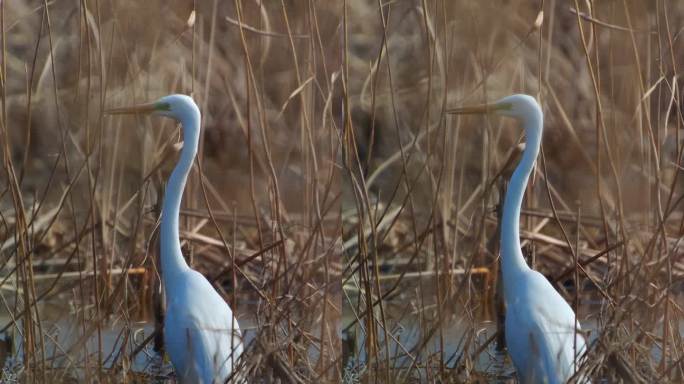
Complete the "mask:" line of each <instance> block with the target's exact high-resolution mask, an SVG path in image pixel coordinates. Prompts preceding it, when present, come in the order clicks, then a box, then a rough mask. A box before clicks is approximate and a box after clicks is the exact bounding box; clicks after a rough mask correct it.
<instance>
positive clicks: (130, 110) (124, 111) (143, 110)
mask: <svg viewBox="0 0 684 384" xmlns="http://www.w3.org/2000/svg"><path fill="white" fill-rule="evenodd" d="M157 104H158V103H147V104H140V105H134V106H132V107H121V108H112V109H108V110H106V111H105V113H106V114H109V115H130V114H148V113H152V112H154V111H157V110H159V106H158V105H157Z"/></svg>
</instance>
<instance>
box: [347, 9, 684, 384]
mask: <svg viewBox="0 0 684 384" xmlns="http://www.w3.org/2000/svg"><path fill="white" fill-rule="evenodd" d="M349 3H350V5H349V7H348V9H347V17H348V36H349V39H348V42H347V46H346V47H345V48H346V52H347V53H348V56H347V57H345V62H344V65H345V70H346V71H348V73H349V75H348V78H349V88H348V90H349V92H348V94H347V99H348V102H349V104H348V105H349V109H348V111H347V115H346V116H347V118H348V123H347V124H346V125H345V128H346V129H348V130H350V128H351V127H353V133H354V135H353V137H351V134H350V133H348V134H347V136H346V139H347V140H348V141H349V142H354V143H355V144H356V145H355V146H354V147H355V148H356V149H357V151H355V152H350V153H347V155H348V156H347V157H346V158H345V161H346V165H347V166H348V167H349V170H348V172H347V175H346V176H347V177H348V179H347V180H349V182H348V183H345V184H344V188H345V194H346V198H345V200H344V201H345V204H344V207H343V218H344V219H345V223H344V243H343V244H344V250H345V253H346V255H347V257H348V265H347V270H346V271H345V280H344V292H345V297H344V300H345V303H344V311H343V313H344V316H345V319H344V321H343V322H344V324H343V327H344V329H345V331H346V332H347V334H346V335H345V337H346V340H347V341H346V343H345V345H347V344H348V348H349V349H350V351H354V353H346V354H345V359H347V360H346V364H345V368H346V369H347V371H346V372H345V374H346V375H347V376H348V377H350V378H351V377H356V378H359V379H364V378H365V379H370V380H371V381H372V380H375V379H377V380H380V381H383V382H415V381H419V380H420V381H425V382H462V381H473V380H477V381H489V380H506V379H508V378H510V374H511V373H510V369H507V368H504V369H499V370H498V371H496V370H495V371H492V370H491V369H487V368H486V367H484V366H483V364H482V363H481V361H482V359H483V356H486V355H487V354H490V353H493V352H492V351H493V350H494V348H490V347H492V346H491V345H490V343H491V344H494V343H497V341H498V340H502V337H500V336H501V335H500V333H497V332H496V329H497V326H498V327H499V329H500V324H501V323H500V321H501V320H502V318H501V308H502V306H501V293H500V287H499V285H498V284H497V280H498V279H497V274H498V260H497V256H498V248H497V247H498V244H497V239H498V235H497V231H498V228H497V211H498V209H497V207H498V205H499V203H500V201H501V197H502V196H503V191H504V188H505V186H504V184H505V183H504V180H505V179H506V178H507V177H508V176H509V175H510V172H512V169H513V166H514V164H515V163H514V162H515V161H516V160H517V156H518V155H519V151H512V148H514V147H515V144H516V143H517V142H518V141H519V140H520V138H521V137H522V132H521V130H520V128H519V127H518V125H517V123H515V122H513V121H508V120H507V119H499V118H485V117H469V118H465V117H464V118H456V117H451V116H448V115H446V114H445V110H447V109H448V108H451V107H454V106H459V105H466V104H480V103H482V102H485V101H493V100H496V99H498V98H499V97H502V96H505V95H507V94H511V93H528V94H531V95H534V96H536V97H537V98H538V100H539V101H540V102H541V104H542V106H543V109H544V111H545V126H546V128H545V136H544V140H543V152H544V156H540V159H539V163H538V165H539V166H538V167H537V171H536V174H535V177H534V181H533V184H532V185H531V186H530V187H529V188H528V194H527V198H526V202H525V206H524V207H523V226H522V228H523V233H522V237H523V240H524V242H523V244H524V248H525V249H524V251H525V253H526V254H528V255H529V256H530V257H529V262H530V263H532V264H533V265H534V267H535V268H536V269H538V270H540V271H541V272H542V273H544V274H545V275H547V276H548V277H549V278H550V279H552V280H553V281H556V282H557V285H556V286H557V288H558V289H559V290H560V291H561V293H562V294H564V295H565V297H566V298H567V299H568V301H570V302H571V303H572V305H573V306H575V307H578V308H579V313H578V315H579V319H580V320H582V321H583V322H584V323H585V324H591V325H589V327H588V328H590V331H589V334H590V339H591V340H592V346H591V348H590V352H589V357H590V358H589V359H588V361H587V363H586V364H584V365H583V366H582V371H584V372H587V373H588V374H589V375H590V376H592V377H594V378H595V379H596V380H599V379H601V378H603V379H608V380H609V382H614V381H622V382H680V381H681V380H682V379H683V377H684V365H682V357H683V356H682V351H683V350H684V342H683V340H682V336H684V335H683V334H682V324H683V323H682V322H683V321H684V312H683V310H682V306H683V304H684V300H683V299H684V297H683V295H682V286H683V284H682V279H683V278H684V262H683V260H682V255H683V254H684V248H683V247H682V246H681V240H682V235H683V234H684V232H683V229H684V227H683V225H684V215H683V214H682V213H683V212H684V208H683V207H682V205H681V200H682V196H683V195H682V194H683V193H684V188H682V175H681V171H682V168H681V164H682V163H681V159H682V148H684V142H683V141H682V127H683V126H682V123H683V122H684V121H683V119H682V101H681V95H680V93H681V90H682V86H681V84H680V83H681V80H680V79H679V77H680V76H681V74H682V72H681V71H682V68H681V66H682V63H683V61H682V59H684V42H682V28H683V26H684V6H683V5H682V4H681V3H679V2H668V1H652V2H638V1H607V2H597V1H576V2H572V1H570V2H566V1H552V0H546V1H543V2H539V1H533V2H530V1H515V0H513V1H494V2H473V1H417V0H416V1H398V2H373V1H351V2H349ZM577 9H579V15H578V13H577V12H576V10H577ZM542 10H543V23H541V24H539V23H540V22H542V19H539V18H540V17H542V15H540V11H542ZM535 20H536V21H537V22H535ZM478 128H486V129H478ZM350 131H352V130H350ZM575 261H578V262H579V264H580V265H581V267H579V266H578V267H575V265H576V263H575ZM564 271H566V272H567V273H562V272H564ZM575 287H578V288H579V289H575ZM371 302H372V303H373V305H372V306H373V309H372V310H370V309H369V308H370V306H371V305H370V303H371ZM455 324H458V327H459V329H460V331H459V334H458V337H454V335H453V334H454V332H453V331H452V330H453V328H454V327H455ZM490 324H491V325H490ZM407 329H408V330H409V331H415V330H416V329H417V333H418V334H419V336H417V337H413V336H410V334H411V333H410V332H407ZM392 339H393V341H392V342H389V343H388V342H385V340H392ZM454 344H457V345H458V348H457V347H456V346H455V345H454ZM448 351H450V352H448ZM358 356H363V358H359V357H358ZM495 360H496V359H495Z"/></svg>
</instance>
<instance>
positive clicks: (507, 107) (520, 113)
mask: <svg viewBox="0 0 684 384" xmlns="http://www.w3.org/2000/svg"><path fill="white" fill-rule="evenodd" d="M448 113H453V114H460V115H463V114H484V113H494V114H497V115H501V116H508V117H514V118H518V119H523V120H524V119H528V118H530V117H532V116H534V117H537V116H539V117H540V116H541V108H540V107H539V104H538V103H537V101H536V100H535V99H534V97H532V96H529V95H523V94H517V95H511V96H506V97H504V98H502V99H500V100H498V101H496V102H494V103H491V104H484V105H476V106H472V107H461V108H455V109H452V110H449V111H448Z"/></svg>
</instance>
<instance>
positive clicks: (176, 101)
mask: <svg viewBox="0 0 684 384" xmlns="http://www.w3.org/2000/svg"><path fill="white" fill-rule="evenodd" d="M107 113H109V114H112V115H121V114H153V115H159V116H166V117H170V118H172V119H175V120H178V121H183V120H184V119H185V118H186V117H188V116H193V117H194V116H199V109H198V108H197V104H195V102H194V101H193V100H192V98H191V97H190V96H187V95H180V94H173V95H168V96H164V97H162V98H161V99H159V100H157V101H155V102H152V103H146V104H140V105H135V106H132V107H123V108H114V109H110V110H108V111H107Z"/></svg>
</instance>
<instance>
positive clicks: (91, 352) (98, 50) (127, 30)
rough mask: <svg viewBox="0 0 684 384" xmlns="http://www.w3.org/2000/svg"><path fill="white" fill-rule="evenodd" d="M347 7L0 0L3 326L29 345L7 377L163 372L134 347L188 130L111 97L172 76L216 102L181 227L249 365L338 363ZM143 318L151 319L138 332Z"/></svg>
mask: <svg viewBox="0 0 684 384" xmlns="http://www.w3.org/2000/svg"><path fill="white" fill-rule="evenodd" d="M337 14H338V11H337V10H335V9H331V8H327V7H324V6H322V5H321V4H319V3H316V2H296V3H293V2H285V1H282V2H264V3H261V2H252V1H239V0H236V1H234V2H220V1H195V2H171V3H169V2H165V1H152V2H134V1H125V2H92V1H81V2H43V1H27V2H9V3H8V2H2V5H1V8H0V24H2V30H3V31H4V33H3V34H2V79H3V80H2V85H3V87H2V107H3V109H2V110H3V113H2V131H1V135H0V136H2V141H1V144H2V145H1V147H2V153H3V177H2V179H0V180H2V182H0V207H2V210H1V212H2V215H1V217H0V223H1V224H0V246H1V247H2V252H1V254H0V256H1V257H0V271H1V273H0V276H1V283H0V285H1V289H2V291H0V294H1V295H2V304H1V306H2V310H0V313H1V314H2V320H3V323H2V324H0V327H2V329H3V332H6V333H8V334H9V335H10V336H11V338H12V340H13V344H14V349H15V350H14V355H15V357H16V358H15V361H14V362H13V363H12V365H11V369H8V370H6V371H5V372H4V373H3V374H4V375H5V376H4V379H6V380H10V379H18V380H21V381H24V382H47V381H49V382H55V381H69V380H72V379H77V380H79V381H83V380H85V381H86V382H93V381H100V382H122V381H123V382H129V381H148V380H153V379H155V377H156V378H157V379H165V378H168V377H169V375H170V374H169V370H168V369H165V368H164V367H163V366H164V363H163V362H159V365H161V368H159V367H157V368H149V369H146V370H144V371H143V372H140V370H139V368H136V369H134V368H135V367H134V364H133V362H134V361H135V360H136V358H138V355H139V354H150V355H154V353H153V352H152V349H153V344H154V342H153V341H154V340H155V339H157V340H160V338H159V333H160V332H161V327H160V324H161V318H160V317H161V316H162V314H163V309H162V308H161V303H162V302H163V300H162V297H161V292H159V289H160V288H159V287H160V283H159V271H158V268H157V266H158V255H157V253H158V252H157V238H158V236H157V228H158V220H159V207H160V204H161V197H162V194H163V186H164V183H165V179H166V178H167V177H168V174H169V172H170V170H171V168H172V167H173V164H174V162H175V158H176V155H177V152H178V149H179V145H180V136H179V128H178V127H176V126H175V125H174V124H171V123H170V122H169V121H164V120H161V119H156V118H140V117H125V118H112V117H106V116H105V115H103V111H104V110H105V109H106V108H109V107H112V106H121V105H130V104H133V103H136V102H147V101H151V100H154V99H156V98H158V97H160V96H162V95H165V94H168V93H172V92H182V93H188V94H191V95H192V96H193V98H194V99H195V100H196V101H197V102H198V105H199V106H200V109H201V111H202V113H203V124H202V129H203V131H202V140H201V143H202V144H201V148H200V152H199V157H198V161H197V162H196V165H197V166H196V168H195V170H194V171H193V173H192V175H191V177H190V181H189V185H188V187H187V189H186V191H185V197H184V205H183V209H182V218H181V240H182V244H183V247H184V248H185V250H186V251H187V252H185V253H186V254H187V255H188V257H189V259H190V263H191V264H192V265H193V266H194V268H196V269H198V270H200V271H201V272H203V273H204V274H205V275H206V276H207V277H208V278H209V279H210V280H211V281H212V282H213V283H214V286H215V288H216V289H217V290H218V291H219V292H220V293H221V294H222V295H223V296H224V297H225V298H226V300H227V301H228V302H229V303H230V304H231V307H232V308H233V310H234V312H235V313H236V314H237V319H238V321H239V322H240V323H241V325H242V328H246V329H247V330H246V332H245V333H246V334H248V335H251V336H248V339H249V342H248V347H247V351H246V354H245V358H243V359H242V360H241V363H240V369H241V370H242V371H243V372H244V374H245V375H246V377H249V378H250V380H265V379H269V378H270V380H279V381H280V382H321V381H334V379H335V378H336V377H339V376H341V373H340V372H341V371H340V369H339V363H338V361H339V360H340V359H341V353H340V344H339V338H338V334H337V330H336V324H337V323H338V319H339V317H340V315H341V308H340V306H339V300H340V272H341V269H342V268H341V262H340V258H339V257H338V255H339V252H340V244H339V240H338V238H339V232H340V231H339V229H338V227H339V219H338V217H339V208H338V206H339V202H340V192H339V180H338V178H337V170H336V168H335V163H334V160H335V158H336V157H337V152H338V148H339V144H340V142H339V140H338V135H337V133H336V132H337V129H336V128H335V120H334V119H333V116H332V112H331V111H332V102H333V101H332V97H333V96H332V95H333V94H334V93H335V89H336V88H337V87H339V86H340V84H339V76H338V75H336V71H337V70H338V69H337V65H336V63H335V57H336V56H338V52H337V51H336V49H335V45H334V43H335V42H336V41H337V37H336V33H337V32H336V30H335V22H336V20H337V18H338V16H337ZM331 42H332V43H333V44H331ZM52 306H56V307H57V308H58V309H56V310H55V309H51V308H52ZM155 318H156V321H153V320H155ZM65 321H66V323H68V324H69V325H71V326H75V327H76V328H77V330H76V332H75V334H73V335H72V336H70V337H66V334H67V331H66V330H65V329H63V328H64V325H63V324H64V322H65ZM140 321H147V322H150V324H152V323H156V328H155V329H154V331H150V330H149V329H148V330H146V331H144V332H145V334H144V335H142V336H141V335H140V332H139V331H138V328H139V325H138V322H140ZM111 332H115V336H114V339H115V340H116V342H115V343H114V346H113V347H109V345H110V343H109V342H108V341H107V339H108V338H110V337H111V336H108V335H109V334H110V333H111ZM157 344H158V345H157V347H160V346H161V345H160V343H157ZM6 366H7V365H6Z"/></svg>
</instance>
